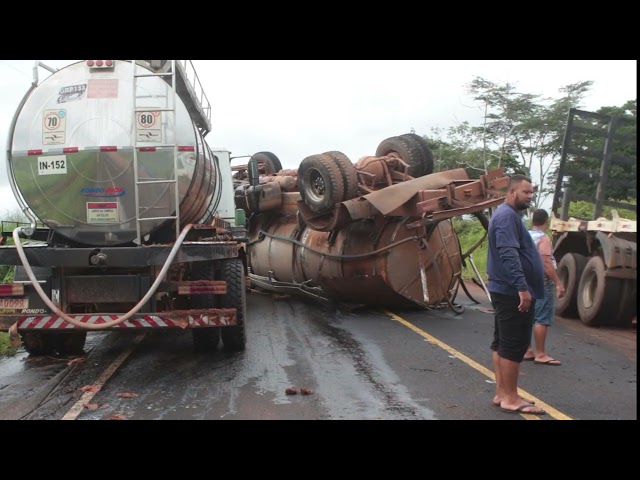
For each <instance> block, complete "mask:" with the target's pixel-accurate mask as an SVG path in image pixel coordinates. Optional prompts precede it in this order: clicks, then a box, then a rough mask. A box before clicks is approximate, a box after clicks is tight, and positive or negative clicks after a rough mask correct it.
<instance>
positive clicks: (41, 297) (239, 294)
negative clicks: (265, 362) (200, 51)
mask: <svg viewBox="0 0 640 480" xmlns="http://www.w3.org/2000/svg"><path fill="white" fill-rule="evenodd" d="M42 68H44V69H46V70H49V71H50V72H51V74H50V75H49V76H48V77H46V78H45V79H44V80H43V81H41V82H39V81H38V73H39V72H40V69H42ZM210 128H211V106H210V104H209V102H208V99H207V97H206V95H205V94H204V91H203V90H202V86H201V84H200V81H199V79H198V76H197V74H196V72H195V69H194V67H193V64H192V63H191V61H188V60H136V61H133V60H130V61H126V60H87V61H81V62H77V63H73V64H71V65H69V66H67V67H65V68H62V69H59V70H55V69H50V68H49V67H47V66H46V65H44V64H42V63H40V62H37V63H36V65H35V67H34V81H33V83H32V85H31V88H30V89H29V90H28V91H27V93H26V94H25V96H24V98H23V99H22V101H21V102H20V104H19V107H18V109H17V111H16V113H15V116H14V118H13V122H12V124H11V126H10V130H9V136H8V142H7V157H6V162H7V171H8V177H9V182H10V185H11V187H12V189H13V192H14V195H15V197H16V200H17V201H18V204H19V205H20V207H21V208H22V211H23V212H24V213H25V215H26V216H27V217H28V218H29V220H30V222H31V223H28V222H27V223H28V226H23V227H17V228H15V229H13V230H7V231H3V232H2V240H3V242H2V243H3V245H2V246H0V265H7V266H14V275H13V281H12V282H8V283H4V284H2V285H0V306H1V307H2V308H1V309H0V312H1V313H0V328H2V329H3V330H8V331H9V332H10V334H11V335H12V339H13V340H15V339H17V338H18V335H19V336H20V337H21V339H22V342H23V344H24V346H25V348H26V350H27V351H28V352H29V353H31V354H50V353H52V352H57V353H59V354H77V353H80V352H82V350H83V347H84V343H85V339H86V335H87V332H88V331H89V330H114V331H116V330H117V331H131V330H132V329H137V330H145V329H153V330H157V329H167V330H174V331H178V330H181V329H190V330H191V331H192V335H193V343H194V347H196V349H199V350H210V349H215V348H217V347H218V346H219V343H220V340H221V341H222V344H223V346H224V348H226V349H229V350H242V349H244V347H245V330H244V321H245V318H244V316H245V273H246V267H245V262H244V253H243V248H242V246H243V244H244V240H245V239H246V238H245V237H246V230H245V229H244V226H242V225H240V226H237V225H236V222H235V206H234V190H233V183H232V171H231V166H230V155H229V152H228V151H226V150H224V149H219V150H216V151H214V150H212V149H211V147H210V146H209V145H208V144H207V142H206V141H205V139H204V136H205V135H206V134H207V133H208V132H209V131H210ZM4 225H7V222H3V226H4ZM3 230H4V229H3Z"/></svg>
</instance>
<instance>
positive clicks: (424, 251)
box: [232, 134, 508, 312]
mask: <svg viewBox="0 0 640 480" xmlns="http://www.w3.org/2000/svg"><path fill="white" fill-rule="evenodd" d="M232 168H233V169H234V170H235V174H234V181H235V199H236V207H238V208H241V209H242V210H244V211H245V212H246V215H247V230H248V234H247V237H248V243H247V252H248V255H247V257H248V258H247V262H248V272H249V275H248V276H249V279H250V282H251V284H252V285H254V286H257V287H260V288H263V289H267V290H271V291H274V292H282V293H292V294H301V295H306V296H309V297H312V298H315V299H318V300H321V301H337V302H344V303H349V304H364V305H371V306H387V307H401V308H402V307H421V308H428V307H434V306H441V305H449V306H450V307H451V308H452V309H453V310H454V311H456V312H460V311H462V308H461V306H460V305H458V304H456V302H455V299H456V295H457V293H458V289H459V287H460V285H461V275H462V268H463V255H462V254H461V248H460V242H459V240H458V237H457V235H456V232H455V230H454V228H453V224H452V221H451V219H452V218H453V217H456V216H463V215H471V214H473V215H476V216H478V218H480V219H481V221H485V222H486V218H485V217H484V215H483V211H484V210H486V209H489V208H491V207H494V206H496V205H498V204H500V203H502V202H503V201H504V193H503V189H504V188H505V187H506V185H507V182H508V178H507V177H505V176H504V175H503V171H502V169H497V170H494V171H491V172H488V173H487V174H486V175H482V176H480V178H479V179H470V178H469V177H468V175H467V173H466V171H465V170H464V169H462V168H460V169H454V170H447V171H442V172H438V173H433V168H434V162H433V155H432V153H431V151H430V149H429V147H428V146H427V143H426V141H425V140H424V139H423V138H422V137H420V136H418V135H416V134H404V135H399V136H395V137H390V138H387V139H386V140H384V141H382V142H381V143H380V144H379V146H378V148H377V149H376V152H375V155H373V156H365V157H362V158H360V159H359V160H358V161H357V162H356V163H355V164H354V163H352V162H351V161H350V160H349V158H347V156H346V155H344V154H343V153H341V152H338V151H329V152H325V153H322V154H317V155H312V156H309V157H307V158H305V159H304V160H303V161H302V162H301V163H300V165H299V167H298V168H297V169H288V170H282V169H281V162H280V160H279V159H278V157H277V156H276V155H274V154H273V153H271V152H259V153H256V154H255V155H253V156H252V157H251V158H250V160H249V162H248V164H247V165H241V166H236V167H232ZM485 226H486V223H485ZM463 287H464V285H463Z"/></svg>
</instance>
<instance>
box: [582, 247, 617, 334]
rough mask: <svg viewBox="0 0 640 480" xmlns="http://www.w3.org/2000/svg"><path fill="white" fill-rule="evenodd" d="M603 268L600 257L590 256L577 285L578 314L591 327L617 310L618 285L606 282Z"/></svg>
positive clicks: (597, 324) (604, 320) (599, 323)
mask: <svg viewBox="0 0 640 480" xmlns="http://www.w3.org/2000/svg"><path fill="white" fill-rule="evenodd" d="M605 270H606V269H605V266H604V260H602V257H599V256H595V257H591V259H590V260H589V261H588V262H587V264H586V266H585V267H584V271H583V272H582V276H581V277H580V284H579V285H578V314H579V315H580V320H582V322H583V323H585V324H587V325H589V326H592V327H595V326H599V325H603V324H605V323H606V322H607V321H608V319H607V317H608V316H610V315H612V312H617V310H618V306H617V305H616V303H617V301H618V300H619V298H620V285H618V284H617V282H608V281H607V278H606V276H605ZM616 287H617V288H616Z"/></svg>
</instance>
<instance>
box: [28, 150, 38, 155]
mask: <svg viewBox="0 0 640 480" xmlns="http://www.w3.org/2000/svg"><path fill="white" fill-rule="evenodd" d="M27 155H42V150H27Z"/></svg>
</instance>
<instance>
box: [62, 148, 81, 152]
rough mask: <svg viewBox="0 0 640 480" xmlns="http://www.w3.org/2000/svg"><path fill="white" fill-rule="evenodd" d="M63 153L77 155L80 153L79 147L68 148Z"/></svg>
mask: <svg viewBox="0 0 640 480" xmlns="http://www.w3.org/2000/svg"><path fill="white" fill-rule="evenodd" d="M62 151H63V153H76V152H77V151H78V147H66V148H63V149H62Z"/></svg>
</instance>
